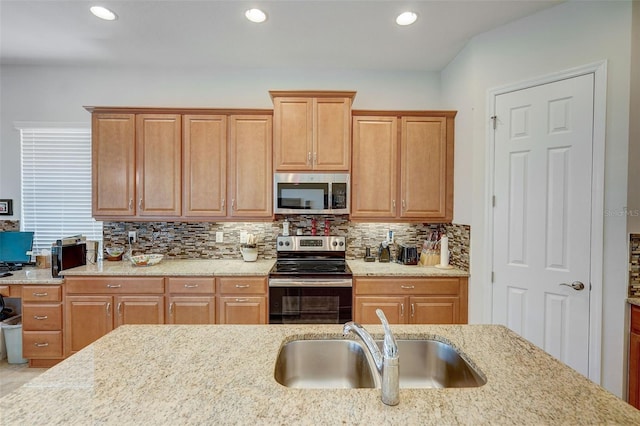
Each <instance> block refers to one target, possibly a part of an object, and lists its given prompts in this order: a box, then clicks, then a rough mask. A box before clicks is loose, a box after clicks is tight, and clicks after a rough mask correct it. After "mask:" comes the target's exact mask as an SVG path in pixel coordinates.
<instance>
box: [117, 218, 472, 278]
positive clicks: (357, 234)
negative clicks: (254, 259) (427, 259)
mask: <svg viewBox="0 0 640 426" xmlns="http://www.w3.org/2000/svg"><path fill="white" fill-rule="evenodd" d="M287 219H288V221H289V222H290V226H289V233H290V234H291V235H296V233H297V232H298V230H300V232H301V233H302V235H311V229H312V225H313V222H312V221H313V220H314V219H315V221H316V229H317V235H323V234H324V228H325V222H327V223H328V225H329V229H330V230H329V234H330V235H338V236H344V237H346V238H347V253H346V256H347V259H360V258H363V257H364V254H365V250H366V248H367V247H370V248H371V249H372V250H371V251H372V252H373V253H376V250H377V248H378V246H379V245H380V243H381V242H382V241H383V240H384V239H385V238H386V236H387V234H388V232H389V230H391V231H393V232H394V239H395V242H396V243H399V244H400V243H402V244H407V245H416V246H418V247H420V246H421V245H422V242H423V241H424V240H425V239H427V238H428V237H429V235H430V234H431V233H432V232H433V231H439V232H442V233H446V235H447V237H448V238H449V250H450V252H451V255H450V263H451V264H452V265H453V266H455V267H457V268H459V269H462V270H466V271H468V270H469V246H470V238H471V228H470V227H469V226H468V225H458V224H431V225H429V224H399V223H393V224H388V223H353V222H350V221H349V217H348V216H331V215H327V216H324V215H313V216H311V215H308V216H305V215H300V216H289V217H287ZM283 220H284V219H283V218H279V219H278V220H275V221H273V222H219V223H210V222H197V223H196V222H104V246H105V247H107V246H115V245H117V246H125V245H126V244H127V239H128V233H129V231H136V232H137V237H138V241H137V242H136V243H134V244H133V246H132V251H133V253H134V254H139V253H161V254H164V255H165V256H168V257H170V258H173V259H241V258H242V256H241V255H240V251H239V247H240V232H241V231H246V232H248V233H250V234H254V235H255V236H256V237H257V239H258V244H257V247H258V256H259V257H260V258H264V259H275V257H276V244H275V243H276V237H277V236H278V235H279V234H281V233H282V222H283ZM216 232H222V234H223V237H224V242H222V243H216ZM392 255H393V256H395V248H394V247H393V246H392Z"/></svg>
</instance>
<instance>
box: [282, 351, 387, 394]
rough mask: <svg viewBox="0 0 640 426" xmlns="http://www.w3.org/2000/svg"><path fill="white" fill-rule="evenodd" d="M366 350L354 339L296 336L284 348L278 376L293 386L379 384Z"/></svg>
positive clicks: (327, 386) (348, 386)
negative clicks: (300, 338)
mask: <svg viewBox="0 0 640 426" xmlns="http://www.w3.org/2000/svg"><path fill="white" fill-rule="evenodd" d="M365 351H366V349H365V348H364V347H363V346H362V345H361V344H360V343H359V342H357V341H353V340H294V341H292V342H289V343H287V344H285V345H284V346H282V349H280V353H279V354H278V359H277V361H276V368H275V373H274V377H275V379H276V381H277V382H278V383H280V384H281V385H284V386H287V387H290V388H303V389H339V388H375V387H376V380H375V376H374V374H378V373H377V372H376V371H375V370H373V369H371V367H370V365H369V361H368V358H367V354H366V352H365ZM374 368H375V367H374Z"/></svg>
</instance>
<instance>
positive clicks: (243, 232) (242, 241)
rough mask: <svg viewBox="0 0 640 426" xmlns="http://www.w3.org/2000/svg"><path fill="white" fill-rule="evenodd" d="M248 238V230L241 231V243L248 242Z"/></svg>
mask: <svg viewBox="0 0 640 426" xmlns="http://www.w3.org/2000/svg"><path fill="white" fill-rule="evenodd" d="M247 239H248V237H247V231H240V244H246V243H247Z"/></svg>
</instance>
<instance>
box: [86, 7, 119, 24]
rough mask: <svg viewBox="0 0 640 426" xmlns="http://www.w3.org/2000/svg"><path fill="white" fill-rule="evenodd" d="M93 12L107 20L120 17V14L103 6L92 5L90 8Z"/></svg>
mask: <svg viewBox="0 0 640 426" xmlns="http://www.w3.org/2000/svg"><path fill="white" fill-rule="evenodd" d="M89 10H90V11H91V13H93V14H94V15H96V16H97V17H98V18H100V19H104V20H105V21H115V20H116V19H118V15H116V14H115V13H113V12H112V11H110V10H109V9H107V8H106V7H102V6H91V8H90V9H89Z"/></svg>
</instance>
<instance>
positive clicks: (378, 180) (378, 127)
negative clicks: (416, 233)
mask: <svg viewBox="0 0 640 426" xmlns="http://www.w3.org/2000/svg"><path fill="white" fill-rule="evenodd" d="M397 139H398V120H397V118H396V117H366V116H361V117H354V119H353V164H352V166H351V217H352V218H356V219H357V218H394V217H395V216H396V200H397V191H398V185H397V163H398V156H397V148H398V146H397Z"/></svg>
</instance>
